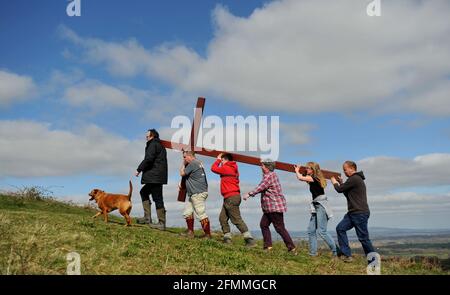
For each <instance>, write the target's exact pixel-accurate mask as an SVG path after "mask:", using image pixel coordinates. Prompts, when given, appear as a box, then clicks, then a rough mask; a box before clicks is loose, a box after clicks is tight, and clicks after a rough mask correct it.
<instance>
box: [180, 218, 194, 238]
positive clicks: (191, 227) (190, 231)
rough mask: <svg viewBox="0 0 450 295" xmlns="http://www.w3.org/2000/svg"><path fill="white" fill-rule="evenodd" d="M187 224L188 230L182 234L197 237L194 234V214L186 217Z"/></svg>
mask: <svg viewBox="0 0 450 295" xmlns="http://www.w3.org/2000/svg"><path fill="white" fill-rule="evenodd" d="M186 225H187V230H186V232H184V233H181V234H180V235H182V236H185V237H187V238H189V239H193V238H194V237H195V235H194V216H192V215H191V216H189V217H187V218H186Z"/></svg>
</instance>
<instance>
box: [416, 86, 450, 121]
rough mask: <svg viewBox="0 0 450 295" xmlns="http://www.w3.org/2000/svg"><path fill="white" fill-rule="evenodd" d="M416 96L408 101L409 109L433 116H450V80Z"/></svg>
mask: <svg viewBox="0 0 450 295" xmlns="http://www.w3.org/2000/svg"><path fill="white" fill-rule="evenodd" d="M427 88H428V89H427V90H426V91H423V92H420V93H417V94H415V95H414V96H413V97H412V98H411V100H409V101H408V104H409V108H410V109H411V110H414V111H419V112H424V113H426V114H429V115H431V116H449V115H450V80H445V81H440V82H439V83H434V84H432V87H427Z"/></svg>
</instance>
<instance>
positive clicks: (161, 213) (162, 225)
mask: <svg viewBox="0 0 450 295" xmlns="http://www.w3.org/2000/svg"><path fill="white" fill-rule="evenodd" d="M156 215H158V223H150V224H149V226H150V228H153V229H159V230H166V209H165V208H164V207H163V208H159V209H156Z"/></svg>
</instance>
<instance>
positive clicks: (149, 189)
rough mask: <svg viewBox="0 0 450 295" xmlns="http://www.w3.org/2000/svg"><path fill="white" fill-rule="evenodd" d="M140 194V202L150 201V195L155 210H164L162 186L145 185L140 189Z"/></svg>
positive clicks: (154, 184) (155, 184)
mask: <svg viewBox="0 0 450 295" xmlns="http://www.w3.org/2000/svg"><path fill="white" fill-rule="evenodd" d="M140 193H141V199H142V202H143V201H147V200H150V195H152V199H153V202H154V203H155V206H156V209H161V208H164V200H163V186H162V184H157V183H147V184H145V185H144V186H143V187H142V188H141V191H140Z"/></svg>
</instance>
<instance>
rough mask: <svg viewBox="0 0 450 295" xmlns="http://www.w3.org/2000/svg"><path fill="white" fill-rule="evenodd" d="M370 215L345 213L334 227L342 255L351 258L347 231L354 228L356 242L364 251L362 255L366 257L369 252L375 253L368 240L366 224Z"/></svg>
mask: <svg viewBox="0 0 450 295" xmlns="http://www.w3.org/2000/svg"><path fill="white" fill-rule="evenodd" d="M369 216H370V213H353V214H352V213H347V214H345V215H344V218H343V219H342V221H341V222H339V224H338V225H337V227H336V233H337V236H338V243H339V247H340V250H341V252H342V254H344V255H345V256H348V257H349V256H352V251H351V249H350V246H349V244H348V238H347V231H349V230H351V229H352V228H355V231H356V235H357V236H358V240H359V241H360V242H361V245H362V247H363V249H364V253H365V254H366V255H367V254H369V253H370V252H375V250H374V248H373V246H372V242H371V241H370V239H369V230H368V228H367V223H368V221H369Z"/></svg>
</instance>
